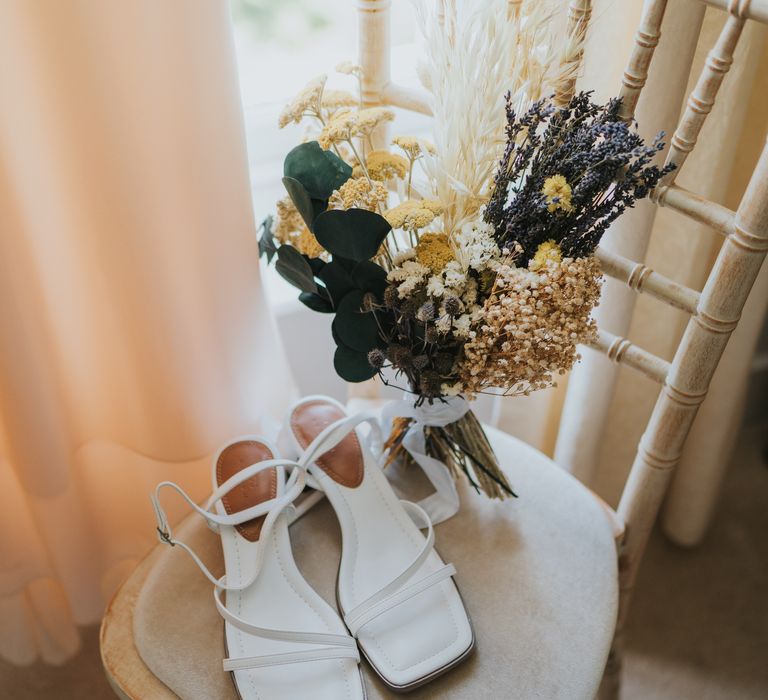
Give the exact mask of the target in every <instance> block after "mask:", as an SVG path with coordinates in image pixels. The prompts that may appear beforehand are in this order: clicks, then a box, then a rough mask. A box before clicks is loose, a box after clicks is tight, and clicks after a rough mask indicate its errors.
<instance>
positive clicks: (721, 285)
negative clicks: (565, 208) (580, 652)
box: [358, 0, 768, 695]
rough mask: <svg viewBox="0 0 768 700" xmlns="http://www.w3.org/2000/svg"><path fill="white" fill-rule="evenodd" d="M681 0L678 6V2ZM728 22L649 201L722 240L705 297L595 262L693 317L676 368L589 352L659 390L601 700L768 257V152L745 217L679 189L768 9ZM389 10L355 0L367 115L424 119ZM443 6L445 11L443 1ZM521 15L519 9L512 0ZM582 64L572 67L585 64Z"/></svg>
mask: <svg viewBox="0 0 768 700" xmlns="http://www.w3.org/2000/svg"><path fill="white" fill-rule="evenodd" d="M674 1H675V0H672V2H674ZM701 2H703V3H704V4H706V5H710V6H712V7H716V8H718V9H721V10H723V11H725V12H726V13H727V15H728V16H727V19H726V22H725V25H724V27H723V29H722V31H721V33H720V36H719V37H718V39H717V42H716V43H715V46H714V47H713V48H712V50H711V51H710V53H709V55H708V57H707V60H706V62H705V65H704V68H703V70H702V72H701V75H700V76H699V79H698V81H697V83H696V86H695V88H694V90H693V91H692V92H691V94H690V95H689V97H688V101H687V104H686V107H685V110H684V113H683V116H682V118H681V120H680V123H679V124H678V126H677V128H676V130H675V132H674V135H673V137H672V139H671V143H670V147H669V150H668V152H667V156H666V163H674V164H676V165H677V168H676V169H675V170H673V171H672V172H671V173H670V174H669V175H668V176H667V177H666V178H665V179H664V180H663V181H662V182H661V183H660V184H659V186H658V187H657V188H656V191H655V192H654V194H653V201H654V202H655V203H656V204H657V205H658V206H664V207H668V208H670V209H673V210H675V211H677V212H679V213H680V214H683V215H685V216H687V217H690V218H691V219H693V220H694V221H697V222H700V223H704V224H706V225H708V226H710V227H712V228H713V229H714V230H715V231H717V232H719V233H721V234H722V235H723V236H724V241H723V244H722V248H721V250H720V253H719V255H718V257H717V260H716V262H715V264H714V266H713V267H712V270H711V272H710V275H709V277H708V279H707V282H706V284H705V285H704V288H703V289H702V291H701V292H698V291H696V290H694V289H690V288H688V287H686V286H685V285H682V284H679V283H677V282H675V281H674V280H672V279H669V278H667V277H665V276H663V275H660V274H659V273H657V272H654V271H653V270H651V269H650V268H648V267H646V266H645V265H643V264H642V263H641V262H639V261H635V260H630V259H628V258H626V257H624V256H622V255H619V254H617V253H615V252H611V251H609V250H607V249H605V248H602V247H601V248H598V251H597V255H598V258H599V259H600V262H601V265H602V268H603V271H604V273H605V274H606V275H608V276H610V277H612V278H614V279H617V280H619V281H621V282H623V283H625V284H626V285H627V286H628V287H629V288H630V289H632V290H634V291H636V292H638V293H644V294H648V295H650V296H652V297H654V298H655V299H657V300H659V301H660V302H662V303H665V304H669V305H671V306H673V307H675V308H678V309H681V310H683V311H685V312H687V313H688V314H690V316H691V318H690V321H689V323H688V325H687V328H686V331H685V333H684V335H683V338H682V340H681V342H680V344H679V346H678V349H677V351H676V352H675V355H674V358H673V360H672V361H671V362H667V361H666V360H664V359H662V358H660V357H657V356H655V355H653V354H652V353H650V352H648V351H646V350H644V349H642V348H640V347H638V346H637V345H635V344H633V343H632V342H631V341H629V340H628V339H626V338H622V337H618V336H616V335H613V334H611V333H609V332H608V331H605V330H600V331H599V334H598V338H597V341H596V343H595V344H594V348H595V349H597V350H599V351H601V352H603V353H605V354H606V355H607V356H608V358H610V359H611V360H613V361H614V362H616V363H618V364H623V365H626V366H628V367H632V368H633V369H635V370H637V371H639V372H641V373H643V374H644V375H645V376H647V377H649V378H650V379H652V380H653V381H655V382H657V383H659V384H660V385H661V391H660V393H659V397H658V400H657V402H656V406H655V408H654V410H653V414H652V416H651V418H650V421H649V422H648V425H647V428H646V431H645V433H644V435H643V437H642V439H641V440H640V444H639V445H638V448H637V453H636V457H635V460H634V462H633V465H632V468H631V471H630V475H629V478H628V480H627V483H626V486H625V488H624V491H623V494H622V497H621V500H620V503H619V506H618V510H617V514H618V517H619V521H620V523H621V524H622V525H623V527H624V534H623V536H622V537H621V541H620V542H619V572H620V576H619V581H620V596H619V614H618V621H617V628H616V629H617V631H616V639H617V643H615V644H614V648H613V650H612V655H611V658H610V659H609V663H608V668H607V673H606V682H605V683H604V685H603V690H604V692H605V694H607V695H610V694H613V693H616V692H617V688H618V681H617V675H618V670H619V654H618V651H619V645H618V641H619V640H620V635H621V630H622V629H623V626H624V622H625V620H626V614H627V608H628V604H629V600H630V593H631V590H632V587H633V584H634V582H635V578H636V575H637V570H638V567H639V564H640V560H641V558H642V554H643V552H644V550H645V547H646V544H647V541H648V537H649V534H650V532H651V529H652V527H653V524H654V521H655V520H656V516H657V514H658V510H659V507H660V505H661V502H662V499H663V497H664V494H665V492H666V490H667V486H668V484H669V482H670V479H671V477H672V474H673V473H674V468H675V466H676V465H677V463H678V462H679V460H680V457H681V454H682V449H683V445H684V443H685V440H686V438H687V436H688V433H689V431H690V428H691V425H692V423H693V420H694V418H695V416H696V412H697V409H698V407H699V406H700V405H701V403H702V402H703V401H704V398H705V397H706V394H707V389H708V387H709V383H710V381H711V379H712V376H713V374H714V372H715V369H716V368H717V365H718V362H719V359H720V357H721V355H722V353H723V351H724V349H725V346H726V343H727V342H728V338H729V337H730V335H731V333H732V332H733V330H734V329H735V328H736V325H737V323H738V321H739V317H740V314H741V310H742V308H743V307H744V304H745V302H746V300H747V296H748V295H749V292H750V289H751V288H752V285H753V284H754V281H755V279H756V278H757V275H758V272H759V271H760V267H761V265H762V263H763V260H764V258H765V255H766V252H767V251H768V145H766V147H764V149H763V152H762V154H761V156H760V159H759V161H758V163H757V166H756V167H755V170H754V172H753V174H752V177H751V180H750V182H749V185H748V187H747V190H746V192H745V193H744V196H743V198H742V200H741V203H740V205H739V207H738V209H737V210H736V211H735V212H734V211H730V210H729V209H727V208H726V207H724V206H722V205H720V204H718V203H716V202H713V201H709V200H707V199H705V198H704V197H701V196H699V195H697V194H696V193H694V192H690V191H688V190H686V189H683V188H682V187H680V186H679V185H676V184H675V180H676V178H677V176H678V174H679V173H680V171H681V169H682V167H683V165H684V164H685V160H686V158H687V157H688V154H689V153H690V152H691V151H692V150H693V149H694V147H695V145H696V141H697V139H698V136H699V134H700V132H701V129H702V126H703V124H704V122H705V120H706V118H707V115H708V114H709V112H710V111H711V110H712V107H713V106H714V103H715V98H716V96H717V92H718V89H719V88H720V85H721V84H722V82H723V80H724V78H725V76H726V74H727V73H728V71H729V69H730V67H731V64H732V63H733V54H734V51H735V49H736V45H737V43H738V41H739V38H740V36H741V34H742V30H743V28H744V25H745V23H746V22H747V21H748V20H755V21H758V22H763V23H768V0H701ZM389 4H390V3H389V0H358V8H359V10H360V13H361V19H360V30H361V33H360V46H361V52H360V58H361V65H362V66H363V70H364V71H365V72H369V71H370V72H371V74H372V75H374V76H375V80H372V81H371V82H370V83H369V84H368V86H367V89H368V92H367V94H366V96H365V99H366V101H367V102H368V103H369V104H389V105H392V106H396V107H402V108H404V109H414V110H417V111H419V112H422V113H425V114H428V113H429V107H428V104H429V103H428V100H427V99H426V97H425V96H420V95H419V94H418V93H416V92H414V91H411V90H405V89H403V88H400V87H398V86H397V85H395V84H393V83H391V82H390V75H389V70H388V60H389V55H388V51H389V49H388V47H387V48H384V49H383V50H382V44H383V43H384V39H385V38H386V37H387V29H386V25H387V18H386V15H387V9H388V7H389ZM441 4H442V2H441ZM509 4H510V6H511V7H512V8H513V11H514V8H515V6H517V5H519V4H520V0H509ZM667 4H668V0H646V2H645V3H644V7H643V11H642V16H641V20H640V25H639V27H638V30H637V33H636V35H635V46H634V48H633V50H632V53H631V55H630V58H629V62H628V65H627V67H626V70H625V72H624V76H623V79H622V85H621V89H620V93H619V94H620V95H621V97H622V99H623V102H622V116H623V117H624V118H625V119H627V120H629V119H632V118H633V117H634V114H635V109H636V107H637V104H638V100H639V99H640V96H641V92H642V89H643V87H644V86H645V83H646V80H647V78H648V71H649V67H650V64H651V60H652V58H653V55H654V50H655V48H656V46H657V45H658V42H659V37H660V35H661V29H662V22H663V18H664V13H665V10H666V7H667ZM590 13H591V1H590V0H572V1H571V2H570V4H569V21H570V26H571V31H575V32H578V33H580V34H583V33H584V32H585V31H586V28H587V24H588V22H589V18H590ZM580 58H581V57H580V56H579V57H577V58H576V60H579V59H580ZM574 87H575V81H572V82H570V83H569V84H567V85H562V86H560V88H559V89H558V90H557V91H556V99H557V100H558V101H559V102H564V101H567V100H568V99H569V98H570V96H571V95H572V94H573V90H574Z"/></svg>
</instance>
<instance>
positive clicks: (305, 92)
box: [277, 75, 328, 129]
mask: <svg viewBox="0 0 768 700" xmlns="http://www.w3.org/2000/svg"><path fill="white" fill-rule="evenodd" d="M327 79H328V76H327V75H320V76H318V77H317V78H314V79H313V80H310V81H309V82H308V83H307V84H306V85H305V86H304V88H303V89H302V91H301V92H300V93H299V94H298V95H296V97H294V98H293V99H292V100H291V101H290V102H289V103H288V104H287V105H286V106H285V107H284V109H283V111H282V112H280V117H279V118H278V120H277V125H278V126H279V127H280V128H281V129H282V128H283V127H285V126H288V124H298V123H299V122H300V121H301V119H302V117H304V115H306V114H313V113H315V112H317V110H318V109H319V107H320V100H321V97H322V94H323V90H324V89H325V81H326V80H327Z"/></svg>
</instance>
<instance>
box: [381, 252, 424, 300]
mask: <svg viewBox="0 0 768 700" xmlns="http://www.w3.org/2000/svg"><path fill="white" fill-rule="evenodd" d="M429 272H430V270H429V268H428V267H427V266H426V265H422V264H421V263H418V262H416V261H415V260H406V261H405V262H404V263H403V264H402V265H401V266H400V267H396V268H395V269H394V270H391V271H390V273H389V274H388V275H387V280H389V281H390V282H399V283H400V284H399V285H398V286H397V295H398V296H399V297H400V298H401V299H403V298H404V297H407V296H408V295H409V294H411V293H412V292H413V291H414V290H415V289H416V288H417V287H418V286H419V285H421V284H422V283H423V282H424V280H425V279H426V277H427V275H429Z"/></svg>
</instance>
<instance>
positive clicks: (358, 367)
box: [333, 345, 376, 382]
mask: <svg viewBox="0 0 768 700" xmlns="http://www.w3.org/2000/svg"><path fill="white" fill-rule="evenodd" d="M333 367H334V369H335V370H336V374H338V375H339V376H340V377H341V378H342V379H344V380H345V381H348V382H364V381H366V380H367V379H370V378H371V377H373V376H374V375H375V374H376V370H375V369H374V368H373V367H371V363H370V362H368V355H367V353H364V352H357V351H355V350H351V349H350V348H347V347H344V346H343V345H340V346H339V347H337V348H336V352H335V353H334V355H333Z"/></svg>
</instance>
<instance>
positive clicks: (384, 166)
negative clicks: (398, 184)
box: [352, 151, 408, 182]
mask: <svg viewBox="0 0 768 700" xmlns="http://www.w3.org/2000/svg"><path fill="white" fill-rule="evenodd" d="M365 167H366V168H367V169H368V174H369V175H370V176H371V178H372V179H373V180H381V181H382V182H386V181H387V180H391V179H393V178H399V179H401V180H402V179H403V178H404V177H405V176H406V174H407V173H408V161H407V160H406V159H405V158H403V157H402V156H398V155H396V154H395V153H390V152H389V151H371V152H370V153H369V154H368V155H367V156H366V158H365ZM363 175H364V173H363V169H362V168H361V167H360V166H359V165H356V166H355V167H354V168H353V170H352V177H362V176H363Z"/></svg>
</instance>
